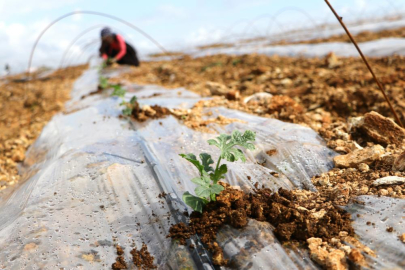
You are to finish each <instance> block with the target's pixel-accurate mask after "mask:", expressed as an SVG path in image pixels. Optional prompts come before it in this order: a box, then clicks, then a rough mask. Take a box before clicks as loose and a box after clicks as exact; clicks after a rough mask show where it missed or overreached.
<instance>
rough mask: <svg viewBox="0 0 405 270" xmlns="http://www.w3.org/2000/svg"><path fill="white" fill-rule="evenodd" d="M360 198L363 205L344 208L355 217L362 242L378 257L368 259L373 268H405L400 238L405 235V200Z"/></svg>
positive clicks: (355, 226)
mask: <svg viewBox="0 0 405 270" xmlns="http://www.w3.org/2000/svg"><path fill="white" fill-rule="evenodd" d="M357 199H358V200H359V201H361V202H363V203H364V204H361V203H355V204H351V205H348V206H347V207H345V209H346V211H348V212H349V213H351V214H352V218H353V227H354V229H355V232H356V234H357V236H358V239H359V240H360V242H362V243H363V244H365V245H366V246H368V247H369V248H370V249H371V250H372V251H374V252H375V254H376V257H374V256H369V255H367V257H366V259H367V261H368V262H369V266H370V268H372V269H405V245H404V243H402V242H401V240H400V239H399V236H400V235H401V234H403V233H404V232H405V200H401V199H394V198H388V197H376V196H359V197H358V198H357ZM391 228H392V231H391V232H390V230H391Z"/></svg>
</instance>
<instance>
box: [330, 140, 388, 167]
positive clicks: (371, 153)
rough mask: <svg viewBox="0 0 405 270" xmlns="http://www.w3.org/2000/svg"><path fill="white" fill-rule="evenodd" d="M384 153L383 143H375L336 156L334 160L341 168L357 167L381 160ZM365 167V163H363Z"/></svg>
mask: <svg viewBox="0 0 405 270" xmlns="http://www.w3.org/2000/svg"><path fill="white" fill-rule="evenodd" d="M383 154H384V148H383V147H382V146H381V145H374V146H372V147H367V148H364V149H357V150H354V151H353V152H351V153H349V154H347V155H341V156H336V157H335V158H334V159H333V161H334V163H335V166H336V167H339V168H357V167H358V166H359V165H360V164H362V163H364V164H367V165H370V164H372V163H373V162H374V161H376V160H379V159H380V158H381V156H382V155H383ZM361 167H364V165H361Z"/></svg>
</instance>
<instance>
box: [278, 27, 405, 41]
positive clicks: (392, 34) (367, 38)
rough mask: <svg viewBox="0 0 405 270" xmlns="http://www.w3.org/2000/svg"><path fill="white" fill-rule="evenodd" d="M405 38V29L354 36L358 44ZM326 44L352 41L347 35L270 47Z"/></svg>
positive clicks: (369, 32) (370, 32)
mask: <svg viewBox="0 0 405 270" xmlns="http://www.w3.org/2000/svg"><path fill="white" fill-rule="evenodd" d="M404 36H405V27H401V28H397V29H385V30H382V31H378V32H372V31H364V32H360V33H358V34H356V35H353V37H354V39H355V40H356V42H358V43H360V42H367V41H372V40H377V39H381V38H393V37H396V38H403V37H404ZM325 42H348V43H350V42H351V41H350V39H349V37H348V36H347V35H346V34H340V35H334V36H330V37H327V38H317V39H311V40H300V41H296V42H289V41H286V40H281V41H278V42H272V43H270V45H290V44H317V43H325Z"/></svg>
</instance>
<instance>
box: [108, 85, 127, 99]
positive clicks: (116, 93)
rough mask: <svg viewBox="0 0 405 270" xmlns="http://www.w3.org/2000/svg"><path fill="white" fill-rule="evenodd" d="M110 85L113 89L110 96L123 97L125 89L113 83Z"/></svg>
mask: <svg viewBox="0 0 405 270" xmlns="http://www.w3.org/2000/svg"><path fill="white" fill-rule="evenodd" d="M111 87H112V88H113V89H114V91H113V92H112V94H111V96H112V97H120V98H124V97H125V94H126V92H127V91H125V89H124V88H122V86H121V85H119V84H114V85H111Z"/></svg>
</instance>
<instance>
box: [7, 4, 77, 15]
mask: <svg viewBox="0 0 405 270" xmlns="http://www.w3.org/2000/svg"><path fill="white" fill-rule="evenodd" d="M77 2H78V0H57V1H55V0H32V1H27V0H0V18H3V19H4V18H9V17H14V16H16V15H19V14H27V13H30V12H35V11H38V10H52V9H56V8H60V7H64V6H66V5H71V4H75V3H77Z"/></svg>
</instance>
